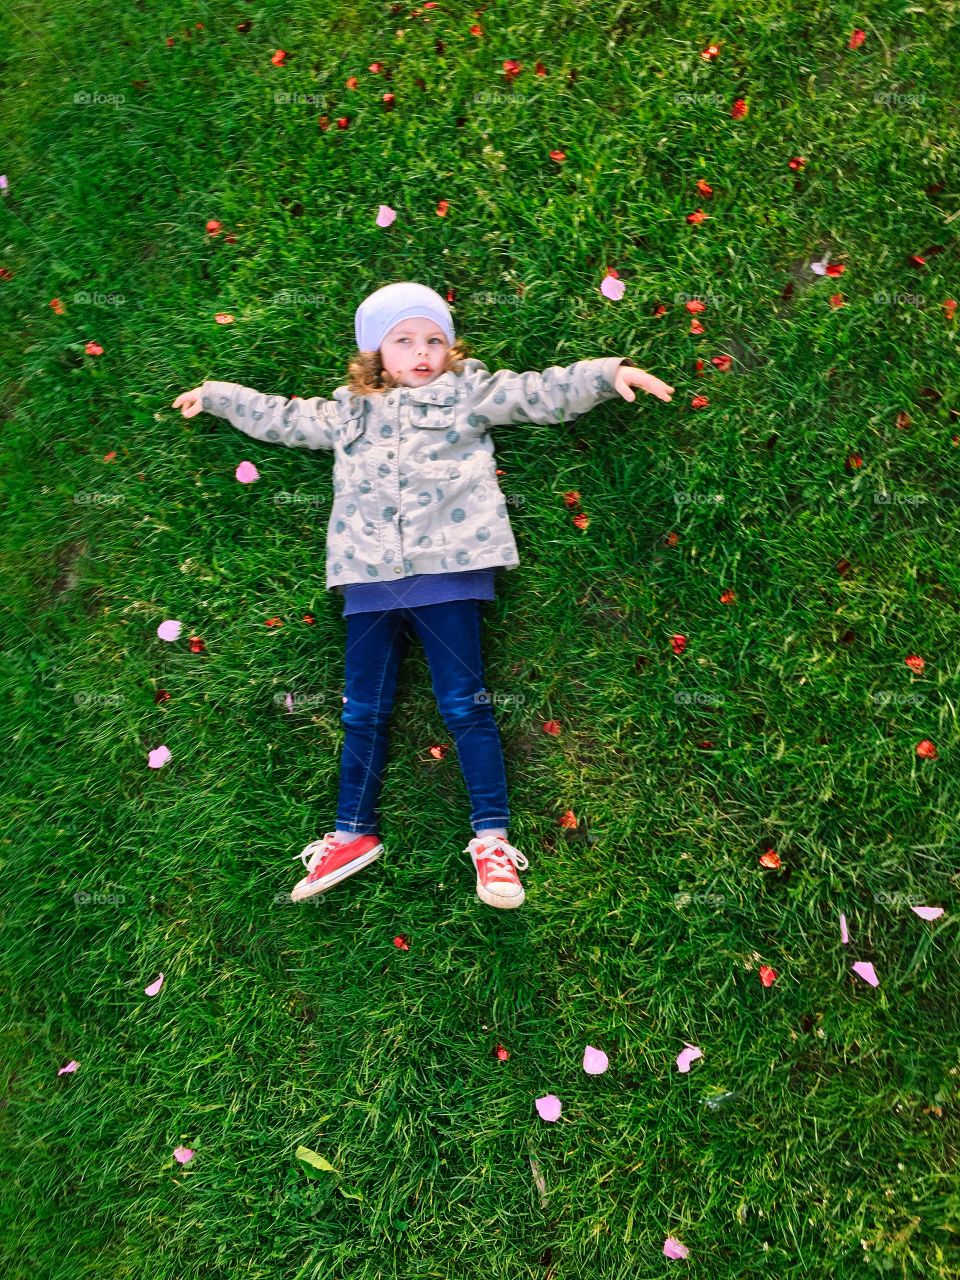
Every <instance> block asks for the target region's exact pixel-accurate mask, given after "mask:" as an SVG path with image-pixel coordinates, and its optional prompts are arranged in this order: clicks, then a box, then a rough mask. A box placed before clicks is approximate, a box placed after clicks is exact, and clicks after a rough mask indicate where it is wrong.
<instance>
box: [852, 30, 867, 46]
mask: <svg viewBox="0 0 960 1280" xmlns="http://www.w3.org/2000/svg"><path fill="white" fill-rule="evenodd" d="M866 38H867V33H866V32H865V31H861V30H860V28H859V27H857V29H856V30H855V31H852V32H851V33H850V39H849V41H848V42H847V48H848V49H859V48H860V46H861V45H862V44H863V42H864V40H866Z"/></svg>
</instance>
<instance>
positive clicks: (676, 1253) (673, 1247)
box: [663, 1236, 690, 1258]
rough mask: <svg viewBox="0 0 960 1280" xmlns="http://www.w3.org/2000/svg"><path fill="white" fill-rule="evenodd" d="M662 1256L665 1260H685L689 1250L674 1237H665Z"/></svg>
mask: <svg viewBox="0 0 960 1280" xmlns="http://www.w3.org/2000/svg"><path fill="white" fill-rule="evenodd" d="M663 1252H664V1256H665V1257H667V1258H685V1257H686V1256H687V1254H688V1253H689V1252H690V1250H689V1249H688V1248H687V1246H686V1245H685V1244H681V1243H680V1241H679V1240H678V1239H677V1238H676V1237H675V1236H667V1238H666V1240H664V1242H663Z"/></svg>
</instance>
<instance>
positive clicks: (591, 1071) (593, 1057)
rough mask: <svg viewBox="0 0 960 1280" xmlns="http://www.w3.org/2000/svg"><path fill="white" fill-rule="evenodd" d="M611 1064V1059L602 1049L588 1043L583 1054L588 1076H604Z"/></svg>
mask: <svg viewBox="0 0 960 1280" xmlns="http://www.w3.org/2000/svg"><path fill="white" fill-rule="evenodd" d="M609 1065H610V1060H609V1058H608V1057H607V1055H606V1054H605V1053H604V1052H603V1050H602V1049H595V1048H594V1047H593V1045H592V1044H588V1045H587V1047H586V1049H585V1050H584V1054H583V1069H584V1071H586V1073H587V1075H588V1076H602V1075H603V1073H604V1071H606V1069H607V1067H608V1066H609Z"/></svg>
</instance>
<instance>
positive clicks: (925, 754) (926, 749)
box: [917, 738, 937, 760]
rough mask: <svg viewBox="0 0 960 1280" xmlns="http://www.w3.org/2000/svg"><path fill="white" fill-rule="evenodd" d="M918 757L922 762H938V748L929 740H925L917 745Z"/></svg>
mask: <svg viewBox="0 0 960 1280" xmlns="http://www.w3.org/2000/svg"><path fill="white" fill-rule="evenodd" d="M917 755H918V756H919V757H920V759H921V760H936V758H937V748H936V747H935V746H934V745H933V743H932V742H931V741H930V739H929V738H924V739H923V740H922V741H920V742H918V743H917Z"/></svg>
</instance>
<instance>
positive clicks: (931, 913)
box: [910, 907, 943, 920]
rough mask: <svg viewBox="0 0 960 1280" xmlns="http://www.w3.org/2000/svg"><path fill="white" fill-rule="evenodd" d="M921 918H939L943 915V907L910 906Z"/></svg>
mask: <svg viewBox="0 0 960 1280" xmlns="http://www.w3.org/2000/svg"><path fill="white" fill-rule="evenodd" d="M910 910H911V911H913V912H915V913H916V915H918V916H919V917H920V919H921V920H939V919H940V917H941V916H942V915H943V907H911V908H910Z"/></svg>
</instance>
